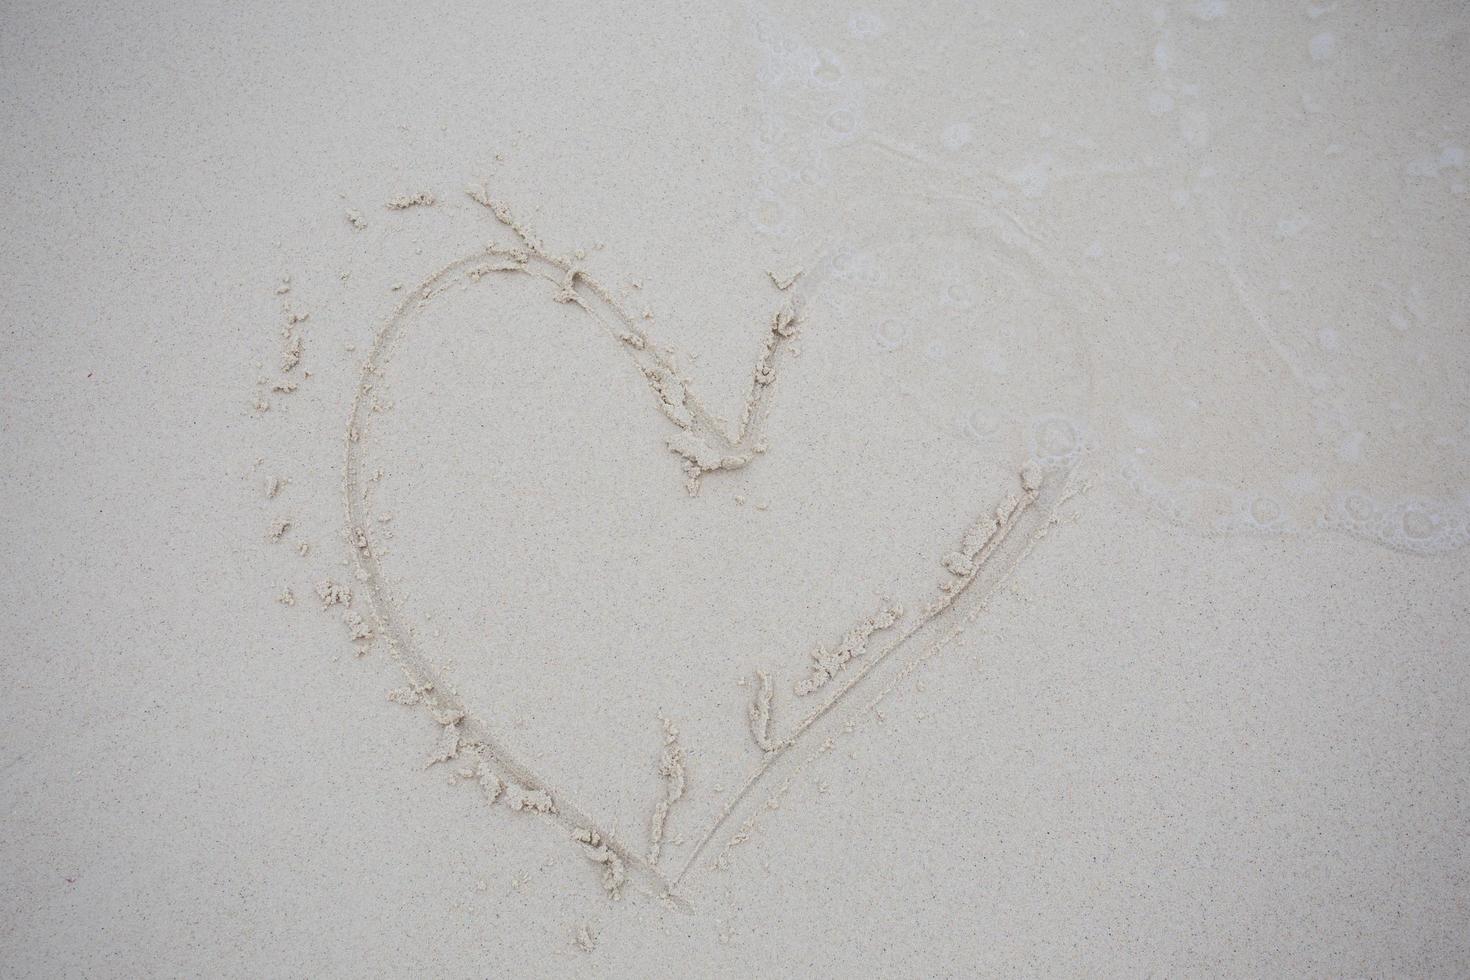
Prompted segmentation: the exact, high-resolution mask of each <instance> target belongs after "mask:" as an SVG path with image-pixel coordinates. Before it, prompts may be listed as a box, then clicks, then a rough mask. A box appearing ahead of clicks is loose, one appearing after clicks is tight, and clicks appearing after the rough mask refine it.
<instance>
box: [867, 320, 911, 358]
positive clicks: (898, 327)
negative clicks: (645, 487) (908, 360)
mask: <svg viewBox="0 0 1470 980" xmlns="http://www.w3.org/2000/svg"><path fill="white" fill-rule="evenodd" d="M912 332H913V331H912V329H911V328H910V327H909V322H908V321H907V320H899V319H888V320H884V321H883V322H882V323H879V324H878V325H877V326H876V327H874V328H873V339H874V340H875V341H877V342H878V346H879V347H881V348H883V349H884V350H889V351H892V350H898V349H899V348H900V347H902V346H904V345H905V344H907V343H908V342H909V336H910V335H911V334H912Z"/></svg>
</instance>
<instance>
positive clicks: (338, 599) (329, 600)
mask: <svg viewBox="0 0 1470 980" xmlns="http://www.w3.org/2000/svg"><path fill="white" fill-rule="evenodd" d="M316 594H317V597H318V598H320V599H321V600H322V608H326V607H327V606H346V605H349V604H351V602H352V590H351V589H349V588H347V586H345V585H341V584H339V583H337V582H333V581H332V580H331V579H322V580H321V581H320V582H318V583H317V584H316Z"/></svg>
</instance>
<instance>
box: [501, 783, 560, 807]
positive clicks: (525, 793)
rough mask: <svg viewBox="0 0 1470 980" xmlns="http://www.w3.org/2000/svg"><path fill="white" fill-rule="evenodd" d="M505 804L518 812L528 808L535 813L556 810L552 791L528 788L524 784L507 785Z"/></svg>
mask: <svg viewBox="0 0 1470 980" xmlns="http://www.w3.org/2000/svg"><path fill="white" fill-rule="evenodd" d="M505 805H506V806H508V807H510V808H511V809H512V810H515V811H516V812H517V813H520V812H522V811H526V810H530V811H533V812H535V813H555V812H556V802H555V801H554V800H552V798H551V794H550V793H548V792H546V791H545V790H541V789H527V788H526V787H524V786H507V787H506V794H505Z"/></svg>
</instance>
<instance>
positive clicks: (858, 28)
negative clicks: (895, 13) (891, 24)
mask: <svg viewBox="0 0 1470 980" xmlns="http://www.w3.org/2000/svg"><path fill="white" fill-rule="evenodd" d="M887 29H888V26H887V25H886V24H884V23H883V18H882V17H879V16H878V15H877V14H874V13H870V12H868V11H861V12H859V13H856V14H853V15H852V16H851V17H849V18H847V30H848V33H850V34H851V35H852V36H853V37H855V38H857V39H858V40H859V41H870V40H872V39H873V38H875V37H879V36H880V35H882V34H883V32H884V31H886V30H887Z"/></svg>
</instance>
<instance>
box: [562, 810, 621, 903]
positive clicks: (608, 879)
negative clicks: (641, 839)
mask: <svg viewBox="0 0 1470 980" xmlns="http://www.w3.org/2000/svg"><path fill="white" fill-rule="evenodd" d="M572 840H574V841H577V842H578V843H580V844H581V845H582V853H583V855H585V856H586V858H587V860H589V861H591V862H592V863H593V864H600V865H602V887H603V889H604V890H605V891H606V892H607V893H608V895H609V896H610V897H612V898H621V897H622V894H623V883H624V882H626V881H627V880H628V872H627V869H626V868H625V867H624V866H623V859H622V858H621V857H619V856H618V854H617V852H616V851H614V850H612V849H611V848H610V847H608V846H607V844H605V843H604V842H603V840H602V835H601V834H599V833H598V832H597V831H595V830H588V829H586V828H583V827H579V828H577V829H576V830H574V831H572Z"/></svg>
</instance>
